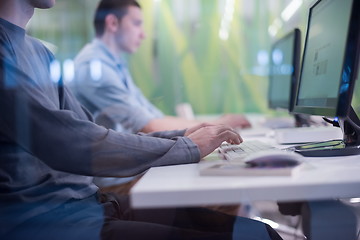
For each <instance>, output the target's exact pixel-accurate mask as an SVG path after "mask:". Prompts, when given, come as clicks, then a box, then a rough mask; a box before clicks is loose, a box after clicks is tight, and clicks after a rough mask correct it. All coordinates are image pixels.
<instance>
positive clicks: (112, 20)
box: [105, 14, 119, 32]
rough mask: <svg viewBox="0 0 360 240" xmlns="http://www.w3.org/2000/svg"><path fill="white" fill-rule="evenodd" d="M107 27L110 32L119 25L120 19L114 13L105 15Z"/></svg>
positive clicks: (115, 29)
mask: <svg viewBox="0 0 360 240" xmlns="http://www.w3.org/2000/svg"><path fill="white" fill-rule="evenodd" d="M105 26H106V27H105V28H106V29H107V30H108V31H110V32H115V31H117V29H118V26H119V20H118V18H117V17H116V16H115V15H114V14H109V15H107V16H106V17H105Z"/></svg>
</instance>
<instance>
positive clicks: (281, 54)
mask: <svg viewBox="0 0 360 240" xmlns="http://www.w3.org/2000/svg"><path fill="white" fill-rule="evenodd" d="M300 48H301V32H300V30H299V29H298V28H295V29H293V30H292V31H291V32H289V33H287V34H286V35H285V36H283V37H281V38H280V39H278V40H277V41H275V42H274V43H273V44H272V46H271V54H270V56H271V57H270V65H269V87H268V97H267V101H268V106H269V108H271V109H275V110H285V111H288V112H291V111H292V108H293V106H294V100H295V94H296V86H297V81H298V77H299V71H300ZM292 115H293V116H294V119H295V126H296V127H302V126H310V115H305V114H292Z"/></svg>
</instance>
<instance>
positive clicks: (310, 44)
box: [293, 0, 360, 156]
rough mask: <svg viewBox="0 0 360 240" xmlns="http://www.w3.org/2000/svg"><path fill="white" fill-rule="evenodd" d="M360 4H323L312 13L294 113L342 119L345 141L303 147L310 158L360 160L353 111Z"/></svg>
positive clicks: (344, 0)
mask: <svg viewBox="0 0 360 240" xmlns="http://www.w3.org/2000/svg"><path fill="white" fill-rule="evenodd" d="M359 13H360V1H358V0H318V1H317V2H316V3H315V4H314V5H313V6H312V7H311V8H310V12H309V19H308V27H307V33H306V39H305V46H304V53H303V59H302V67H301V72H300V78H299V83H298V87H297V95H296V99H295V103H294V109H293V111H294V112H297V113H306V114H311V115H321V116H326V117H330V118H334V119H336V118H338V124H339V126H340V127H341V128H342V131H343V133H344V137H343V139H341V140H340V141H329V142H323V143H318V144H312V145H305V146H298V147H297V148H296V151H298V152H299V153H301V154H303V155H305V156H341V155H354V154H360V121H359V118H358V117H357V115H356V113H355V112H354V110H353V108H352V107H351V100H352V95H353V90H354V86H355V80H356V78H357V72H358V66H359V65H358V64H359V55H360V53H359V52H360V31H359V29H360V14H359Z"/></svg>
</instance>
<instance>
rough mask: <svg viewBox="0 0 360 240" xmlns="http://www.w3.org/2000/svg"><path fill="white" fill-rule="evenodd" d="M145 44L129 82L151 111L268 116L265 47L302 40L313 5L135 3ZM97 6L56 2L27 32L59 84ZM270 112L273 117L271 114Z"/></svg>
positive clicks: (306, 1)
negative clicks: (291, 35)
mask: <svg viewBox="0 0 360 240" xmlns="http://www.w3.org/2000/svg"><path fill="white" fill-rule="evenodd" d="M139 2H140V4H141V5H142V10H143V14H144V27H145V31H146V35H147V38H146V39H145V41H144V42H143V45H142V46H141V47H140V49H139V51H138V52H137V53H136V54H134V55H132V56H129V64H130V68H131V70H132V74H133V77H134V81H135V82H136V84H137V85H138V86H139V87H140V88H141V89H142V91H143V92H144V94H145V96H147V97H148V98H149V99H150V100H151V101H152V102H153V103H154V104H155V105H156V106H157V107H159V108H160V109H161V110H162V111H163V112H165V113H166V114H175V106H176V105H177V104H179V103H182V102H188V103H190V104H191V106H192V107H193V110H194V112H195V114H205V115H206V114H221V113H244V112H247V113H249V112H250V113H268V114H275V111H274V112H271V110H269V109H268V108H267V102H266V96H267V84H268V83H267V81H268V76H267V75H268V63H269V51H270V45H271V43H272V42H274V41H275V40H277V39H278V38H280V37H282V36H284V35H285V34H286V33H287V32H288V31H290V30H292V29H293V28H295V27H297V28H299V29H300V30H301V31H302V44H303V42H304V38H305V31H306V24H307V14H308V9H309V7H310V6H311V5H312V4H313V2H314V0H139ZM97 4H98V0H76V1H73V0H58V1H57V3H56V5H55V7H54V8H52V9H50V10H38V9H37V11H36V13H35V15H34V18H33V19H32V20H31V22H30V24H29V25H28V27H27V31H28V32H29V34H30V35H32V36H34V37H36V38H39V39H40V40H41V41H43V42H44V43H45V45H46V46H48V47H49V49H50V50H51V51H52V52H53V53H54V54H55V55H56V57H57V59H58V60H59V63H58V68H59V72H61V73H62V74H63V77H64V80H65V81H66V82H69V81H71V80H72V78H73V64H72V59H73V58H74V57H75V56H76V54H77V53H78V51H79V50H80V49H81V48H82V47H83V46H84V45H85V44H86V43H87V42H89V41H91V40H92V38H93V36H94V30H93V26H92V21H93V14H94V11H95V8H96V6H97ZM277 114H279V113H278V112H277Z"/></svg>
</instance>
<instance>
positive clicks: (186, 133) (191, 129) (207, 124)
mask: <svg viewBox="0 0 360 240" xmlns="http://www.w3.org/2000/svg"><path fill="white" fill-rule="evenodd" d="M207 126H214V124H211V123H200V124H197V125H195V126H193V127H190V128H187V129H186V131H185V134H184V136H189V135H190V134H192V133H193V132H195V131H197V130H199V129H200V128H203V127H207Z"/></svg>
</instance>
